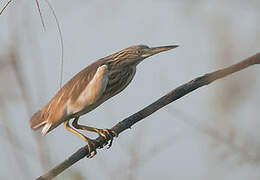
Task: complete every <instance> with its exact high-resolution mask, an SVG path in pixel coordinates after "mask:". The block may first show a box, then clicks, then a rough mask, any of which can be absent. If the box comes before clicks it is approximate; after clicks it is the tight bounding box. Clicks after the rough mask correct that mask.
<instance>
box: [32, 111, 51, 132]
mask: <svg viewBox="0 0 260 180" xmlns="http://www.w3.org/2000/svg"><path fill="white" fill-rule="evenodd" d="M46 123H47V120H46V119H45V118H44V116H43V113H42V110H39V111H37V112H36V113H34V115H33V116H32V118H31V120H30V127H31V128H32V129H33V130H37V129H39V128H40V127H42V126H44V125H45V124H46Z"/></svg>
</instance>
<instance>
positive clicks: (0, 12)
mask: <svg viewBox="0 0 260 180" xmlns="http://www.w3.org/2000/svg"><path fill="white" fill-rule="evenodd" d="M11 2H12V0H9V1H8V2H7V3H6V4H5V5H4V7H3V8H2V9H1V10H0V15H1V14H2V13H3V12H4V10H5V8H6V7H7V6H8V5H9V4H10V3H11Z"/></svg>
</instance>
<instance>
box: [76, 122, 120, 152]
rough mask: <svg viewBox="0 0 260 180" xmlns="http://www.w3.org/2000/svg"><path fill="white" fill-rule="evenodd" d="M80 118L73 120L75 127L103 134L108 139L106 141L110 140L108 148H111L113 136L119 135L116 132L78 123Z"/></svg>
mask: <svg viewBox="0 0 260 180" xmlns="http://www.w3.org/2000/svg"><path fill="white" fill-rule="evenodd" d="M78 120H79V118H75V119H74V120H73V122H72V126H73V127H74V128H76V129H81V130H87V131H91V132H95V133H98V134H99V135H100V136H102V137H103V138H104V139H105V140H106V142H108V141H109V140H110V143H109V145H108V148H110V147H111V146H112V143H113V138H114V136H117V133H116V132H114V131H111V130H110V129H98V128H94V127H89V126H83V125H80V124H78Z"/></svg>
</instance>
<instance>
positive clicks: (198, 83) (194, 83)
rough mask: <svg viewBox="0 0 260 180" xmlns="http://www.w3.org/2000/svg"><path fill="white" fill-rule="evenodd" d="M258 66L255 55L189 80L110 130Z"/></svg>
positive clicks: (82, 152)
mask: <svg viewBox="0 0 260 180" xmlns="http://www.w3.org/2000/svg"><path fill="white" fill-rule="evenodd" d="M255 64H260V53H257V54H255V55H254V56H251V57H248V58H247V59H245V60H243V61H241V62H239V63H237V64H234V65H231V66H229V67H227V68H223V69H220V70H218V71H215V72H212V73H208V74H205V75H203V76H200V77H197V78H195V79H193V80H191V81H190V82H188V83H185V84H183V85H181V86H179V87H177V88H176V89H174V90H172V91H171V92H169V93H168V94H166V95H165V96H163V97H161V98H160V99H158V100H157V101H155V102H154V103H152V104H150V105H149V106H147V107H145V108H143V109H142V110H140V111H138V112H137V113H135V114H133V115H131V116H129V117H127V118H125V119H124V120H122V121H121V122H119V123H117V124H116V125H115V126H113V127H112V128H111V130H113V131H115V132H116V133H117V134H120V133H121V132H123V131H125V130H126V129H128V128H131V126H133V125H134V124H135V123H137V122H138V121H141V120H142V119H144V118H146V117H147V116H149V115H151V114H152V113H154V112H156V111H157V110H159V109H161V108H162V107H164V106H166V105H167V104H169V103H171V102H173V101H175V100H177V99H179V98H181V97H183V96H185V95H186V94H188V93H190V92H192V91H194V90H196V89H197V88H199V87H202V86H205V85H208V84H210V83H212V82H214V81H215V80H218V79H221V78H224V77H225V76H228V75H230V74H232V73H235V72H237V71H240V70H243V69H245V68H247V67H249V66H251V65H255ZM96 141H97V142H98V144H99V145H98V144H96V145H95V148H101V146H102V147H103V146H104V145H105V143H106V142H105V140H104V138H103V137H98V138H96ZM89 153H91V152H88V148H87V146H84V147H81V148H80V149H78V150H77V151H76V152H75V153H73V154H72V155H71V156H70V157H68V158H67V159H65V160H64V161H63V162H62V163H60V164H59V165H57V166H56V167H54V168H53V169H51V170H50V171H48V172H47V173H45V174H44V175H42V176H40V177H39V178H37V180H47V179H52V178H53V177H55V176H57V175H59V174H60V173H62V172H63V171H64V170H66V169H67V168H69V167H70V166H72V165H73V164H74V163H76V162H78V161H79V160H81V159H82V158H84V157H85V156H86V155H88V154H89Z"/></svg>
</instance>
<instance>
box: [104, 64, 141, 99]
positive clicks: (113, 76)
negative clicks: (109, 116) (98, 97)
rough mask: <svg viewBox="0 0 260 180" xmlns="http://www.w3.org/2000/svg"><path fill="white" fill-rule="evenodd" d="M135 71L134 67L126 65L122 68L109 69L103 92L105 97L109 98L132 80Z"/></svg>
mask: <svg viewBox="0 0 260 180" xmlns="http://www.w3.org/2000/svg"><path fill="white" fill-rule="evenodd" d="M135 72H136V68H135V67H128V68H122V69H120V68H119V69H116V70H113V69H111V70H110V72H109V80H108V84H107V87H106V91H105V93H104V95H105V97H106V99H107V98H110V97H112V96H114V95H116V94H118V93H119V92H121V91H122V90H124V89H125V88H126V87H127V85H128V84H129V83H130V82H131V81H132V79H133V77H134V75H135Z"/></svg>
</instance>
